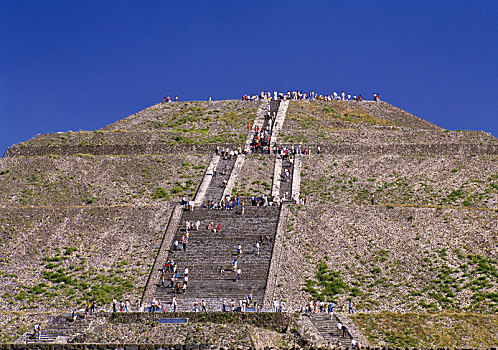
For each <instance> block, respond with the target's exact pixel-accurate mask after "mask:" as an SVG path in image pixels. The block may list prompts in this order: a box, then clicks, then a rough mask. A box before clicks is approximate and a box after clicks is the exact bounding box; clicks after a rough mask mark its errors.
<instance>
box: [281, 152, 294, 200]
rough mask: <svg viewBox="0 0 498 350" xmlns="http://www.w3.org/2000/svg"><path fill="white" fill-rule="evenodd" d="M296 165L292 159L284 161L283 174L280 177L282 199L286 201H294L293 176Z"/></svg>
mask: <svg viewBox="0 0 498 350" xmlns="http://www.w3.org/2000/svg"><path fill="white" fill-rule="evenodd" d="M293 165H294V163H293V162H292V161H291V160H290V157H285V159H283V160H282V172H281V175H280V198H285V200H286V201H289V200H292V174H293V172H294V169H293V168H294V167H293Z"/></svg>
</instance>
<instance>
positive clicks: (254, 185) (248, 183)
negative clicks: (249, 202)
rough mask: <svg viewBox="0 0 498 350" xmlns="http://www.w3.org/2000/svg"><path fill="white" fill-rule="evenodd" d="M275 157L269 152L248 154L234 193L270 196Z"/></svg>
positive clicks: (245, 195) (248, 195)
mask: <svg viewBox="0 0 498 350" xmlns="http://www.w3.org/2000/svg"><path fill="white" fill-rule="evenodd" d="M274 166H275V157H274V156H272V155H268V154H252V155H248V156H246V159H245V161H244V165H243V166H242V169H241V171H240V173H239V175H238V177H237V181H236V182H235V186H234V188H233V190H232V192H233V194H234V195H236V196H241V197H251V196H261V195H262V194H264V195H266V196H270V194H271V186H272V181H273V168H274Z"/></svg>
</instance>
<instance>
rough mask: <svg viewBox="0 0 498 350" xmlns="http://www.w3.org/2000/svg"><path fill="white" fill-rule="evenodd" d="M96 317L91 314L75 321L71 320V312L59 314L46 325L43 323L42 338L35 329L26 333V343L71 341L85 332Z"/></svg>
mask: <svg viewBox="0 0 498 350" xmlns="http://www.w3.org/2000/svg"><path fill="white" fill-rule="evenodd" d="M93 320H94V318H93V317H92V316H91V315H90V316H88V317H87V318H83V317H78V319H77V320H76V321H75V322H72V321H71V314H61V315H57V316H55V317H54V318H52V319H51V320H50V322H49V323H48V324H46V325H42V332H41V337H40V339H37V337H36V335H35V334H34V332H33V331H29V332H27V333H26V334H25V335H24V341H25V342H26V343H54V342H61V343H67V342H70V341H71V340H72V339H73V338H74V337H76V336H77V335H79V334H83V333H84V332H85V331H86V330H87V329H88V328H89V327H90V326H91V324H92V322H93Z"/></svg>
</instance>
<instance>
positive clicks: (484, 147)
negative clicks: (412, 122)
mask: <svg viewBox="0 0 498 350" xmlns="http://www.w3.org/2000/svg"><path fill="white" fill-rule="evenodd" d="M279 146H280V147H292V146H293V145H292V144H282V145H279ZM318 146H320V149H321V153H331V154H341V155H349V154H418V155H432V154H434V155H454V154H461V155H471V154H476V155H482V154H492V155H497V154H498V144H493V143H406V144H397V143H385V144H373V145H371V144H364V143H343V144H305V145H301V147H302V149H304V148H306V147H311V149H312V152H313V153H316V150H317V147H318Z"/></svg>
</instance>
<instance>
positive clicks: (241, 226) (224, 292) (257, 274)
mask: <svg viewBox="0 0 498 350" xmlns="http://www.w3.org/2000/svg"><path fill="white" fill-rule="evenodd" d="M279 211H280V208H279V207H252V206H248V207H247V206H246V208H245V213H244V214H243V215H242V214H241V213H240V208H237V209H232V210H214V209H197V208H196V209H195V210H194V211H192V212H189V211H184V213H183V216H182V219H181V223H180V225H179V227H178V228H177V232H176V234H175V237H174V238H173V242H174V241H175V240H178V241H179V242H181V237H182V235H184V234H185V233H186V229H185V227H186V225H185V223H186V221H194V222H195V221H197V220H200V222H201V225H200V228H199V230H198V231H195V230H191V231H190V239H189V244H188V245H187V249H186V251H182V250H181V249H179V250H178V251H176V252H174V251H173V247H172V246H171V247H170V251H169V255H168V259H169V258H171V259H173V260H174V261H175V263H176V265H177V267H178V271H180V276H179V279H178V281H181V280H182V279H183V271H184V269H185V267H188V269H189V281H188V288H187V291H186V294H175V293H174V290H173V289H172V288H170V287H169V285H170V281H169V278H170V277H171V275H172V274H171V273H167V274H166V277H167V279H166V286H161V285H156V289H155V292H154V294H153V297H155V298H156V299H158V300H160V301H161V302H162V303H163V305H164V304H165V303H170V302H171V300H172V298H173V297H174V296H175V295H176V297H177V302H178V311H192V310H193V304H194V301H195V299H197V300H198V302H199V303H200V302H201V300H205V301H206V303H207V304H208V310H209V311H220V310H221V305H222V301H223V299H226V301H227V303H231V302H232V301H235V302H236V303H237V304H238V301H239V300H240V299H245V298H246V297H247V295H248V294H249V293H251V294H252V296H253V300H254V301H256V302H257V303H258V305H262V302H263V297H264V292H265V288H266V281H267V278H268V272H269V268H270V261H271V256H272V251H273V244H274V242H275V233H276V228H277V223H278V219H279ZM210 222H213V223H214V225H216V226H217V225H218V224H221V230H220V231H219V232H213V231H212V230H207V229H206V226H207V225H208V224H209V223H210ZM266 235H268V238H269V240H267V241H265V242H263V243H260V251H259V254H255V253H254V252H253V249H254V247H255V245H256V242H257V241H258V240H260V238H261V237H262V236H266ZM239 244H240V245H241V246H242V254H241V255H240V256H239V255H238V254H237V247H238V245H239ZM180 248H181V244H180ZM236 258H237V259H238V267H239V268H240V269H241V272H242V273H241V275H242V277H241V280H240V281H237V282H236V281H235V275H236V274H235V272H234V271H233V270H232V262H233V261H234V260H235V259H236ZM164 263H165V261H163V262H160V265H161V266H163V265H164ZM221 268H223V270H224V272H223V273H222V272H220V271H221ZM145 302H146V303H148V302H150V300H149V301H145ZM166 310H167V311H169V310H170V308H169V307H167V308H166Z"/></svg>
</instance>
